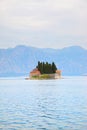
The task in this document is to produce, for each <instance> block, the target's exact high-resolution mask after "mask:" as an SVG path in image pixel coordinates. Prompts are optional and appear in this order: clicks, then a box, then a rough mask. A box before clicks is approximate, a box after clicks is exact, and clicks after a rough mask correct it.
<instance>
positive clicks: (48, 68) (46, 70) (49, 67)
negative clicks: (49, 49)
mask: <svg viewBox="0 0 87 130" xmlns="http://www.w3.org/2000/svg"><path fill="white" fill-rule="evenodd" d="M36 68H38V70H39V71H40V72H41V74H52V73H55V72H56V70H57V67H56V65H55V63H54V62H52V64H49V63H48V62H46V63H44V62H40V61H38V65H37V67H36Z"/></svg>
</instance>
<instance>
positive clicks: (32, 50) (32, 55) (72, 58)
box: [0, 45, 87, 76]
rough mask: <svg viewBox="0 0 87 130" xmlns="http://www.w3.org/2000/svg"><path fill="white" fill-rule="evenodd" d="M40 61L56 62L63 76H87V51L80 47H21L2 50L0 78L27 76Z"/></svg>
mask: <svg viewBox="0 0 87 130" xmlns="http://www.w3.org/2000/svg"><path fill="white" fill-rule="evenodd" d="M38 61H48V62H53V61H54V62H55V64H56V65H57V67H58V69H61V70H62V74H63V75H84V74H87V50H86V49H84V48H82V47H80V46H70V47H65V48H63V49H52V48H37V47H31V46H25V45H19V46H16V47H15V48H8V49H0V76H5V75H6V76H13V75H14V76H15V75H27V74H28V73H29V72H30V71H31V70H32V69H33V68H35V66H36V65H37V62H38Z"/></svg>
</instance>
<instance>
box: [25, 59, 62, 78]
mask: <svg viewBox="0 0 87 130" xmlns="http://www.w3.org/2000/svg"><path fill="white" fill-rule="evenodd" d="M59 78H61V70H58V69H57V67H56V65H55V63H54V62H52V64H50V63H48V62H40V61H38V65H37V66H36V68H35V69H33V70H32V71H31V72H30V74H29V78H26V79H34V80H35V79H59Z"/></svg>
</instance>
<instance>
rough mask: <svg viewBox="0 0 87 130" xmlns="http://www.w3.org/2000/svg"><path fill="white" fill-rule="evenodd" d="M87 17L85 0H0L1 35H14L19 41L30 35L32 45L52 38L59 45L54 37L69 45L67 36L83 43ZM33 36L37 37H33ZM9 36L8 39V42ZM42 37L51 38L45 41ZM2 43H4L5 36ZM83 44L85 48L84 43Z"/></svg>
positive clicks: (86, 32)
mask: <svg viewBox="0 0 87 130" xmlns="http://www.w3.org/2000/svg"><path fill="white" fill-rule="evenodd" d="M86 16H87V2H86V0H0V27H2V28H3V29H2V30H4V31H3V34H2V32H1V33H0V36H1V37H2V35H3V37H8V35H9V38H10V37H12V39H14V38H16V39H18V42H20V43H21V42H22V41H23V40H21V38H20V37H23V36H24V35H25V36H24V37H27V38H26V39H29V38H28V34H29V35H30V36H31V38H30V40H29V42H31V43H34V44H35V42H36V43H38V42H41V41H42V40H43V42H42V43H43V44H44V46H47V43H48V42H50V43H51V41H54V42H55V45H56V46H58V44H57V41H58V40H56V39H57V38H59V39H60V38H61V39H64V40H59V42H60V43H61V44H62V45H61V46H64V45H65V44H70V39H73V44H76V42H75V40H76V39H78V40H76V41H77V42H78V41H79V42H80V45H82V43H83V41H84V43H86V42H87V39H86V37H87V17H86ZM7 30H8V32H7ZM21 31H22V32H24V33H21ZM5 32H7V33H5ZM4 33H5V34H4ZM8 33H9V34H8ZM37 34H38V36H37ZM48 34H49V35H48ZM20 35H21V36H20ZM35 35H36V36H37V37H39V39H40V40H38V38H36V41H35V40H33V38H34V37H35ZM46 35H47V36H48V37H47V36H46ZM50 36H51V37H50ZM43 37H44V38H43ZM9 38H8V42H11V41H10V40H9ZM45 38H47V39H50V40H48V41H47V40H46V39H45ZM67 39H69V40H67ZM74 39H75V40H74ZM27 41H28V40H27ZM25 42H26V40H25ZM64 42H65V43H64ZM1 43H4V39H2V41H0V44H1ZM84 43H83V44H84ZM51 45H52V44H51ZM85 46H86V47H87V45H86V44H85Z"/></svg>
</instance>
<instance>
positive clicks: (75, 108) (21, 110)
mask: <svg viewBox="0 0 87 130" xmlns="http://www.w3.org/2000/svg"><path fill="white" fill-rule="evenodd" d="M86 129H87V77H86V76H77V77H76V76H75V77H74V76H73V77H63V78H62V79H57V80H25V78H24V77H22V78H18V77H16V78H0V130H86Z"/></svg>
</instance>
